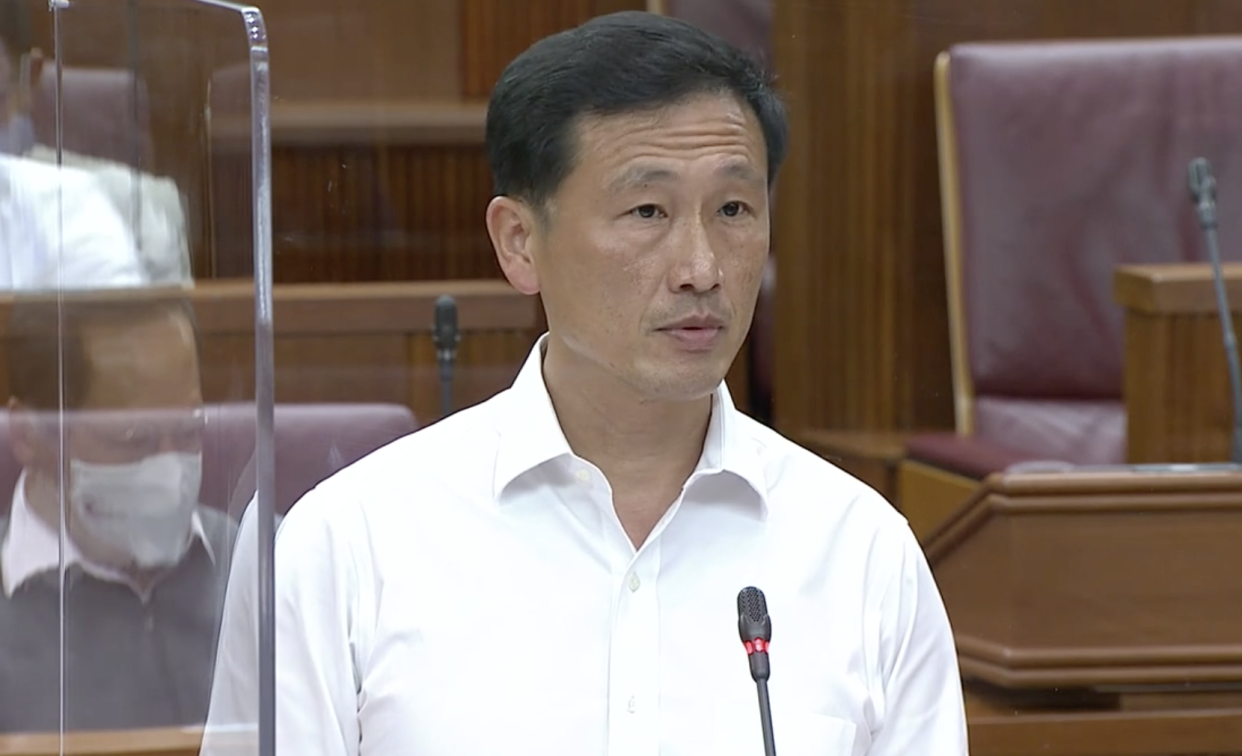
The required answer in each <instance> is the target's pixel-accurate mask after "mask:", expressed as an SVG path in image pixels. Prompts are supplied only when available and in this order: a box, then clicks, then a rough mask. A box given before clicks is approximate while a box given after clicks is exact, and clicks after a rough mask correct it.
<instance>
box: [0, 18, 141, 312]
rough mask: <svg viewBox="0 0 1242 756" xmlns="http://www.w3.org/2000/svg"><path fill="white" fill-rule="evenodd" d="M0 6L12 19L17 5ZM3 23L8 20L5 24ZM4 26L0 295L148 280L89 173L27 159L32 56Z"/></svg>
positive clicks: (0, 41)
mask: <svg viewBox="0 0 1242 756" xmlns="http://www.w3.org/2000/svg"><path fill="white" fill-rule="evenodd" d="M10 1H11V0H0V10H4V11H5V14H6V15H5V16H4V18H7V15H8V14H11V13H14V12H16V11H17V10H20V8H19V4H18V3H15V2H14V3H12V4H11V5H6V3H9V2H10ZM0 20H3V19H0ZM5 33H7V34H9V35H11V34H12V32H8V31H7V30H6V28H5V26H3V25H0V291H11V290H26V291H30V290H51V289H58V288H59V289H95V288H108V287H132V286H140V285H143V284H145V283H146V282H147V280H148V276H147V274H146V272H145V271H144V269H143V266H142V262H141V260H140V258H139V256H138V250H137V247H136V246H135V244H134V239H133V235H132V234H131V233H130V231H129V229H128V228H127V227H126V225H125V222H124V221H123V220H122V219H121V216H120V214H118V213H117V211H116V209H115V208H114V207H113V205H112V204H111V203H110V202H109V201H108V198H107V195H106V194H105V193H104V191H103V187H102V186H101V185H100V184H99V183H98V182H97V181H96V180H95V178H94V177H92V176H91V174H90V173H88V172H86V171H83V170H80V169H73V168H68V167H60V166H55V165H48V164H46V163H42V162H38V161H34V160H29V159H27V158H25V157H23V155H24V154H25V153H26V152H27V151H28V150H30V149H31V148H32V147H33V146H34V131H33V128H32V127H31V124H30V115H29V113H28V111H27V108H28V103H29V99H30V97H29V91H28V90H29V87H30V70H29V68H30V67H29V63H28V61H29V55H30V53H29V52H28V51H26V52H22V51H21V50H20V48H19V49H18V50H14V51H12V52H10V50H9V47H8V44H7V43H6V40H5V39H4V37H5Z"/></svg>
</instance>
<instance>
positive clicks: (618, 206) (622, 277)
mask: <svg viewBox="0 0 1242 756" xmlns="http://www.w3.org/2000/svg"><path fill="white" fill-rule="evenodd" d="M575 147H576V149H575V150H574V168H573V170H572V172H571V173H570V174H569V176H568V177H567V178H566V179H565V181H564V182H563V183H562V185H561V186H560V188H559V190H558V191H557V192H556V194H555V196H554V197H553V198H552V200H551V201H550V203H549V207H548V208H547V214H546V222H537V223H535V224H534V231H533V232H532V234H531V237H530V242H529V246H530V251H531V257H532V259H533V268H534V271H533V272H534V279H535V280H534V282H533V283H534V285H535V286H537V290H538V291H539V292H540V293H541V294H542V298H543V303H544V306H545V308H546V309H547V316H548V325H549V330H550V332H551V337H552V338H553V339H557V340H559V341H560V342H562V343H563V345H564V346H565V347H566V350H565V351H566V352H567V354H568V355H569V358H570V359H573V360H576V361H578V362H581V363H585V364H588V365H593V366H595V367H598V368H601V369H602V370H603V371H604V373H606V374H608V375H611V376H612V377H613V378H616V379H619V380H620V381H621V383H623V384H625V385H627V386H628V387H629V388H630V389H631V390H633V391H635V392H636V393H637V394H638V395H639V396H641V397H644V398H646V399H650V400H656V401H659V400H684V399H692V398H699V397H702V396H706V395H708V394H710V393H711V392H712V391H713V390H714V389H715V388H716V387H717V385H719V383H720V381H721V380H723V378H724V376H725V374H726V373H727V372H728V370H729V367H730V365H731V364H732V362H733V359H734V357H735V356H736V355H737V352H738V350H739V348H740V347H741V345H742V342H743V340H744V339H745V337H746V333H747V331H748V330H749V328H750V322H751V317H752V315H753V313H754V307H755V300H756V298H757V296H758V292H759V286H760V281H761V278H762V275H763V268H764V262H765V260H766V258H767V255H768V248H769V232H770V225H769V216H768V186H767V155H766V147H765V144H764V141H763V132H762V130H761V128H760V126H759V124H758V122H757V120H756V119H755V117H754V115H753V113H752V112H751V110H750V109H749V108H748V107H747V106H745V105H744V104H743V103H741V102H739V101H737V100H736V99H735V98H733V97H729V96H714V95H709V96H700V97H696V98H693V99H690V100H687V101H686V102H684V103H681V104H678V105H675V106H671V107H667V108H663V109H660V110H658V111H654V112H645V113H632V114H624V115H617V116H607V117H589V118H586V119H584V120H583V121H582V122H581V123H580V124H579V126H578V129H577V140H576V145H575ZM506 272H508V271H506ZM510 278H511V280H513V276H510ZM518 288H523V287H522V286H520V285H519V286H518Z"/></svg>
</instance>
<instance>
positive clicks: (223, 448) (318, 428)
mask: <svg viewBox="0 0 1242 756" xmlns="http://www.w3.org/2000/svg"><path fill="white" fill-rule="evenodd" d="M417 428H418V424H417V422H416V421H415V419H414V415H413V413H412V412H410V410H409V408H408V407H404V406H401V405H397V404H282V405H277V407H276V428H275V430H276V444H275V446H276V502H275V506H276V510H277V511H278V512H280V513H284V512H286V511H288V509H289V507H291V506H293V504H294V503H295V502H296V501H297V500H298V499H299V498H301V497H302V495H303V494H305V493H306V492H307V491H309V490H311V489H312V488H314V487H315V486H316V485H317V484H318V483H319V482H320V481H322V480H324V479H325V478H328V477H329V476H331V475H332V474H333V473H335V472H336V471H338V470H340V469H341V468H343V467H345V466H347V465H349V464H351V463H353V462H356V461H357V460H359V459H361V458H362V457H363V456H365V455H367V454H369V453H370V452H372V451H374V450H375V449H378V448H380V447H381V446H384V445H385V444H388V443H390V442H392V441H395V440H396V439H398V438H400V437H402V436H405V435H408V434H410V433H413V432H414V431H415V430H417ZM254 449H255V412H254V406H253V405H247V404H216V405H209V406H208V407H207V408H206V431H205V433H204V436H203V486H202V490H201V493H200V496H199V500H200V501H201V502H202V503H203V504H206V505H208V506H211V507H216V508H218V509H221V510H227V511H230V512H232V513H233V514H234V515H236V516H240V514H241V509H242V508H243V507H244V506H245V505H246V504H247V503H248V502H249V501H250V498H251V496H252V495H253V493H254ZM20 472H21V468H20V466H19V465H18V463H17V460H16V459H15V458H14V457H13V451H12V445H11V442H10V434H9V421H8V412H7V410H0V516H4V515H6V514H7V512H8V509H9V505H10V503H11V499H12V493H13V487H14V485H16V483H17V478H18V475H19V474H20Z"/></svg>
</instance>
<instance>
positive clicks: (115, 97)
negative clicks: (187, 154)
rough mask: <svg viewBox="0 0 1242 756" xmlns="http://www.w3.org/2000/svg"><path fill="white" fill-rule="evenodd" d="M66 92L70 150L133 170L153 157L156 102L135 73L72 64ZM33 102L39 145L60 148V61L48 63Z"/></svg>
mask: <svg viewBox="0 0 1242 756" xmlns="http://www.w3.org/2000/svg"><path fill="white" fill-rule="evenodd" d="M61 92H62V95H61V103H62V115H63V118H64V121H63V124H64V142H63V145H64V149H66V150H68V151H70V152H76V153H78V154H81V155H86V156H88V157H94V158H100V159H103V160H111V161H114V162H117V163H122V164H124V165H129V166H133V167H141V166H142V165H144V164H145V163H146V161H148V160H149V159H150V155H151V149H152V147H151V115H150V104H149V101H148V98H147V90H146V85H145V84H143V83H142V82H141V81H140V80H138V79H137V78H136V77H135V76H134V73H133V72H132V71H128V70H126V69H118V68H77V67H71V66H66V67H64V69H63V71H62V72H61ZM32 99H33V102H32V103H31V104H32V108H31V118H32V120H33V121H34V130H35V141H37V142H38V143H39V144H43V145H47V146H49V147H55V146H56V63H55V61H48V62H46V63H44V64H43V66H42V71H41V73H40V75H39V80H38V81H37V82H36V83H35V87H34V90H33V92H32Z"/></svg>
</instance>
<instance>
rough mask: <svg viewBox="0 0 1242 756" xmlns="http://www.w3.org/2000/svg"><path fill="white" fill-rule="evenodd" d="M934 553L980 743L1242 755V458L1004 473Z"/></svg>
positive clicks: (933, 543)
mask: <svg viewBox="0 0 1242 756" xmlns="http://www.w3.org/2000/svg"><path fill="white" fill-rule="evenodd" d="M925 550H926V554H927V558H928V561H929V563H930V564H931V566H932V569H933V571H934V573H935V575H936V580H937V583H938V585H939V587H940V590H941V593H942V595H943V597H944V601H945V605H946V607H947V609H948V613H949V619H950V621H951V622H952V623H953V628H954V633H955V637H956V639H957V645H958V654H959V659H960V663H961V667H962V673H963V677H964V679H965V680H966V681H967V692H968V695H967V698H968V718H969V723H970V733H971V753H972V754H974V755H975V756H999V754H1011V755H1013V756H1017V755H1018V754H1032V755H1033V754H1045V755H1051V754H1062V755H1063V756H1068V755H1069V754H1075V755H1077V756H1092V755H1097V754H1098V755H1099V756H1105V755H1108V756H1117V755H1119V754H1130V755H1133V756H1169V755H1171V754H1205V753H1216V754H1223V753H1239V754H1242V569H1240V566H1242V556H1240V555H1242V469H1240V468H1222V469H1220V470H1219V471H1196V472H1178V473H1173V472H1161V473H1157V472H1146V471H1142V469H1141V468H1115V469H1108V470H1100V471H1098V472H1076V473H1028V474H1014V475H1002V474H998V475H993V476H991V477H989V478H988V479H986V480H985V481H983V483H982V484H981V485H980V487H979V489H978V491H977V492H976V494H975V495H974V496H973V497H971V498H970V500H969V501H968V502H967V503H966V504H965V506H963V507H962V508H961V509H959V510H958V511H957V512H956V513H955V514H954V515H953V516H952V517H950V518H949V519H948V520H947V521H946V522H945V523H944V524H943V525H942V526H941V527H940V528H939V529H938V530H936V531H935V532H934V533H932V534H931V536H930V537H929V539H928V540H927V542H926V544H925Z"/></svg>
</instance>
